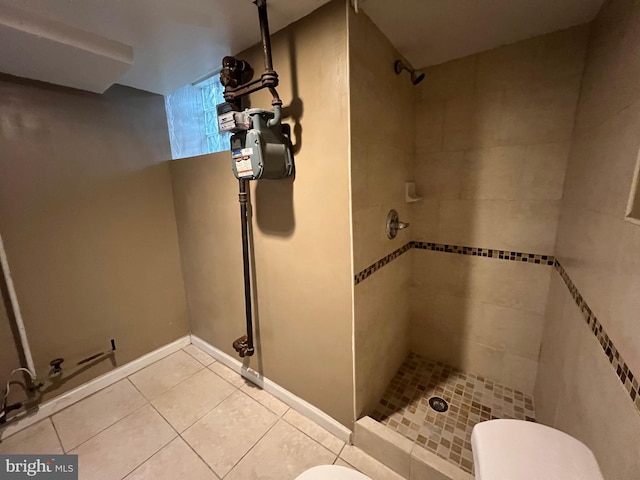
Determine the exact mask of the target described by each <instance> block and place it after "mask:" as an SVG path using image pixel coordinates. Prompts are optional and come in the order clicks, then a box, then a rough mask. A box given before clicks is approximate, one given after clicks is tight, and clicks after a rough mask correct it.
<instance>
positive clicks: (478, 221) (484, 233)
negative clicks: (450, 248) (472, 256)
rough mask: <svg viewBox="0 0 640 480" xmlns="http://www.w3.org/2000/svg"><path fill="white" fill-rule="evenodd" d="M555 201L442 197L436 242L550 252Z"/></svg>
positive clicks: (556, 212)
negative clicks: (448, 198)
mask: <svg viewBox="0 0 640 480" xmlns="http://www.w3.org/2000/svg"><path fill="white" fill-rule="evenodd" d="M558 217H559V202H558V201H512V200H442V201H440V211H439V216H438V235H437V239H436V242H437V243H445V244H449V245H464V246H472V247H484V248H494V249H502V250H510V251H518V252H531V253H540V254H550V252H552V251H553V245H554V242H555V235H556V228H557V224H558Z"/></svg>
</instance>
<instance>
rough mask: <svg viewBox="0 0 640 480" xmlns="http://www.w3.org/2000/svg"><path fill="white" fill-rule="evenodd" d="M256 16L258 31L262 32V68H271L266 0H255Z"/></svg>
mask: <svg viewBox="0 0 640 480" xmlns="http://www.w3.org/2000/svg"><path fill="white" fill-rule="evenodd" d="M254 3H255V4H256V5H257V6H258V17H259V19H260V33H261V34H262V49H263V50H264V69H265V70H268V71H269V70H273V61H272V59H271V36H270V35H269V17H268V16H267V0H256V1H255V2H254Z"/></svg>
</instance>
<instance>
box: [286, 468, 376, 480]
mask: <svg viewBox="0 0 640 480" xmlns="http://www.w3.org/2000/svg"><path fill="white" fill-rule="evenodd" d="M295 480H371V478H369V477H367V476H366V475H363V474H361V473H360V472H356V471H355V470H352V469H351V468H347V467H341V466H340V465H320V466H318V467H313V468H310V469H309V470H307V471H306V472H303V473H301V474H300V475H298V476H297V477H296V479H295Z"/></svg>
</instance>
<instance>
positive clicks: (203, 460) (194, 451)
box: [178, 430, 222, 480]
mask: <svg viewBox="0 0 640 480" xmlns="http://www.w3.org/2000/svg"><path fill="white" fill-rule="evenodd" d="M185 432H186V430H185ZM178 438H180V440H182V441H183V442H184V443H185V444H186V445H187V447H189V449H190V450H191V451H192V452H193V453H195V454H196V456H197V457H198V458H199V459H200V460H201V461H202V463H204V464H205V465H206V467H207V468H208V469H209V470H211V473H213V476H214V477H216V478H219V479H221V478H222V477H220V476H219V475H218V474H217V473H216V472H215V471H214V470H213V468H212V467H211V465H209V464H208V463H207V461H206V460H205V459H204V458H202V457H201V456H200V454H199V453H198V452H196V450H195V449H194V448H193V447H192V446H191V444H189V442H187V440H186V439H185V438H184V437H183V436H182V435H178ZM187 480H188V479H187Z"/></svg>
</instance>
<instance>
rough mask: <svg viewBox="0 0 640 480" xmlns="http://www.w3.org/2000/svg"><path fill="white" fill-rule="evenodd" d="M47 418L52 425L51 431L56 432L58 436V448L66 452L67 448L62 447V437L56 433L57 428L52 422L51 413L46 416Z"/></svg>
mask: <svg viewBox="0 0 640 480" xmlns="http://www.w3.org/2000/svg"><path fill="white" fill-rule="evenodd" d="M47 418H48V419H49V422H51V426H52V427H53V431H54V432H56V437H58V443H59V444H60V449H61V450H62V452H63V453H65V454H66V453H67V450H66V449H65V448H64V445H63V444H62V438H60V434H59V433H58V429H57V428H56V424H55V423H53V415H51V416H49V417H47Z"/></svg>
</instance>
